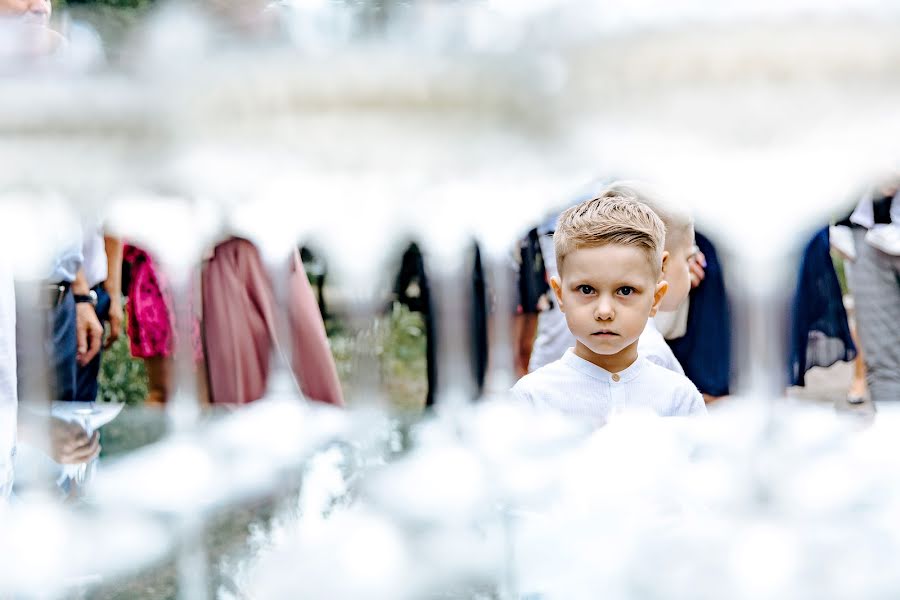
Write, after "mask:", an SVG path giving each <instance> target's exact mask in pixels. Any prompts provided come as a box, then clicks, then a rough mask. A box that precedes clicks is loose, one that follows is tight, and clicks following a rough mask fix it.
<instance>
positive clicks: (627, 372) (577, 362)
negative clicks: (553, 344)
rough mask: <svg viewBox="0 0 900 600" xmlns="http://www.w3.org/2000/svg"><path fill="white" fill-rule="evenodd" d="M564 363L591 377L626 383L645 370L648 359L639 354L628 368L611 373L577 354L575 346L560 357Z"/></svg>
mask: <svg viewBox="0 0 900 600" xmlns="http://www.w3.org/2000/svg"><path fill="white" fill-rule="evenodd" d="M560 360H562V361H563V363H564V364H566V365H569V366H570V367H572V368H573V369H575V370H576V371H578V372H579V373H583V374H584V375H587V376H589V377H593V378H594V379H599V380H600V381H612V382H615V383H625V382H627V381H631V380H632V379H634V378H635V377H637V376H638V374H639V373H640V372H641V371H643V369H644V365H645V364H646V362H645V361H646V359H645V358H643V357H642V356H638V358H637V360H635V361H634V362H633V363H631V366H629V367H628V368H627V369H623V370H622V371H619V372H618V373H610V372H609V371H607V370H606V369H604V368H603V367H598V366H597V365H595V364H594V363H592V362H591V361H589V360H585V359H583V358H581V357H580V356H578V355H577V354H575V349H574V348H569V349H568V350H566V353H565V354H563V356H562V358H561V359H560ZM614 375H615V376H618V379H615V377H614Z"/></svg>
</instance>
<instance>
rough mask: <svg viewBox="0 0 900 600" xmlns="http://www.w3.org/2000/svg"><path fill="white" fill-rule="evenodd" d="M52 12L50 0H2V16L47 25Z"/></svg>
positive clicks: (0, 5)
mask: <svg viewBox="0 0 900 600" xmlns="http://www.w3.org/2000/svg"><path fill="white" fill-rule="evenodd" d="M50 12H51V7H50V0H0V18H6V19H10V18H12V19H21V20H22V21H25V22H28V23H29V24H33V25H46V24H47V23H48V22H49V21H50Z"/></svg>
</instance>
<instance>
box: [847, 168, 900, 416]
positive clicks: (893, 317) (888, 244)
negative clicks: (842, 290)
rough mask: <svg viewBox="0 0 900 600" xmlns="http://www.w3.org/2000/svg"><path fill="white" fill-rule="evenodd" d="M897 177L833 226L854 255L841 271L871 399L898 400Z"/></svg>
mask: <svg viewBox="0 0 900 600" xmlns="http://www.w3.org/2000/svg"><path fill="white" fill-rule="evenodd" d="M897 190H898V178H897V177H896V176H894V177H891V178H890V179H889V180H888V181H886V182H883V183H882V184H881V185H879V186H876V187H875V188H874V189H873V190H872V191H871V192H868V193H866V194H864V195H863V197H862V199H861V200H860V201H859V203H858V204H857V206H856V209H855V210H854V211H853V213H852V214H851V215H850V216H849V217H848V218H846V219H844V220H843V221H841V222H840V223H838V225H840V226H846V227H849V228H850V230H851V232H852V235H853V244H852V247H851V249H850V250H849V253H851V254H853V255H855V258H854V260H852V261H851V265H850V268H849V269H848V271H847V283H848V286H849V288H850V291H851V293H852V294H853V300H854V308H855V311H854V312H855V315H856V326H857V332H858V337H859V342H860V345H861V346H862V348H863V349H864V351H865V352H864V354H863V361H864V363H865V369H866V382H867V384H868V388H869V394H870V397H871V400H872V401H873V402H878V401H886V400H900V202H898V200H897V198H896V197H897Z"/></svg>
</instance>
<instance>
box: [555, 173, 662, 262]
mask: <svg viewBox="0 0 900 600" xmlns="http://www.w3.org/2000/svg"><path fill="white" fill-rule="evenodd" d="M665 240H666V227H665V225H663V222H662V220H660V218H659V217H658V216H657V215H656V213H654V212H653V210H651V209H650V207H649V206H647V205H646V204H644V203H643V202H641V201H640V200H639V199H638V198H637V194H636V192H634V191H633V190H631V188H625V187H618V186H615V184H614V185H613V186H610V187H608V188H606V189H604V190H603V191H602V192H601V193H600V195H598V196H597V197H595V198H592V199H590V200H586V201H585V202H582V203H581V204H578V205H576V206H573V207H571V208H569V209H568V210H566V211H564V212H563V213H562V214H561V215H560V216H559V221H558V222H557V224H556V231H555V232H554V234H553V244H554V246H555V249H556V266H557V269H558V270H559V272H560V274H562V270H563V264H564V263H565V260H566V256H568V255H569V254H571V253H572V252H573V251H575V250H578V249H579V248H593V247H597V246H605V245H607V244H617V245H622V246H633V247H636V248H639V249H641V250H643V251H644V252H645V253H646V255H647V259H648V261H649V262H650V266H651V267H652V268H653V269H654V272H655V273H656V275H657V276H659V274H660V273H661V271H662V253H663V247H664V246H665Z"/></svg>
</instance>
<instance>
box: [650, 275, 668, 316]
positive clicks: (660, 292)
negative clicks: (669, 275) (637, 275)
mask: <svg viewBox="0 0 900 600" xmlns="http://www.w3.org/2000/svg"><path fill="white" fill-rule="evenodd" d="M668 291H669V282H668V281H666V280H665V279H662V280H660V282H659V283H657V284H656V291H655V292H654V293H653V306H651V307H650V316H651V317H655V316H656V311H658V310H659V304H660V302H662V299H663V297H664V296H665V295H666V292H668Z"/></svg>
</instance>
